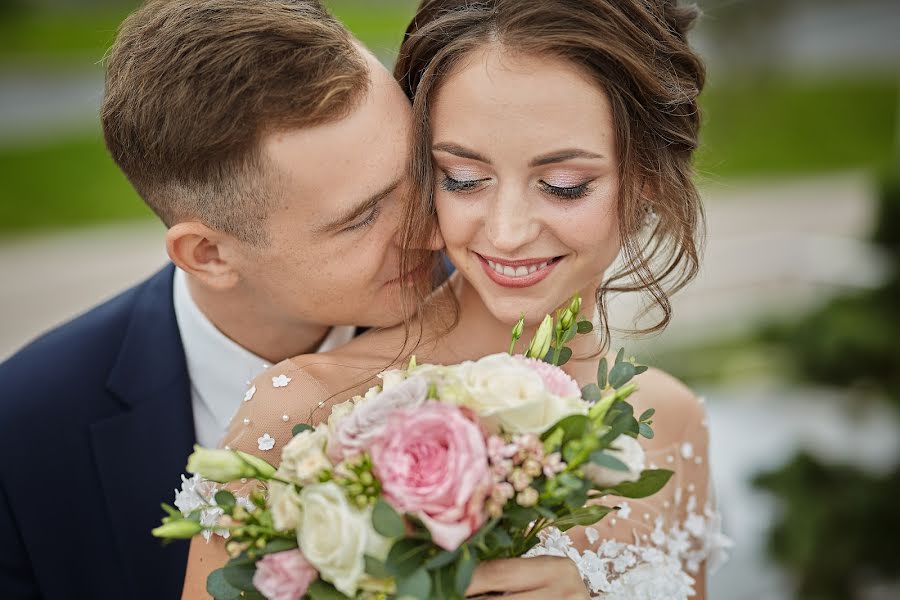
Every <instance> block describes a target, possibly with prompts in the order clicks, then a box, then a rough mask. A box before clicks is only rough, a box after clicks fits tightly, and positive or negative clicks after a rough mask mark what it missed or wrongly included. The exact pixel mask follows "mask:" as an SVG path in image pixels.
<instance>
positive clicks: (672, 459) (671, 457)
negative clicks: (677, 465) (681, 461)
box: [666, 454, 675, 464]
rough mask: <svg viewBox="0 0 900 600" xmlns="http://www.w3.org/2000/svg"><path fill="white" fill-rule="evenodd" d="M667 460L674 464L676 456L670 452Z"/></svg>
mask: <svg viewBox="0 0 900 600" xmlns="http://www.w3.org/2000/svg"><path fill="white" fill-rule="evenodd" d="M666 462H667V463H669V464H672V463H673V462H675V457H674V456H672V455H671V454H670V455H669V456H667V457H666Z"/></svg>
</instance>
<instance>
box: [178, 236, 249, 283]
mask: <svg viewBox="0 0 900 600" xmlns="http://www.w3.org/2000/svg"><path fill="white" fill-rule="evenodd" d="M229 240H230V238H229V237H228V236H227V234H224V233H222V232H221V231H216V230H215V229H211V228H210V227H208V226H206V225H204V224H203V223H200V222H199V221H184V222H181V223H177V224H175V225H173V226H172V227H170V228H169V230H168V232H166V252H168V254H169V258H170V259H172V262H173V263H175V265H177V266H178V268H180V269H181V270H183V271H185V272H186V273H188V274H189V275H191V276H193V277H194V278H195V279H197V280H198V281H200V282H201V283H202V284H203V285H205V286H207V287H209V288H213V289H217V290H225V289H229V288H232V287H234V286H235V285H236V284H237V282H238V280H239V279H240V277H239V275H238V271H237V270H236V269H235V265H232V264H231V263H230V262H229V261H228V260H227V259H226V258H225V256H226V254H227V253H225V252H222V244H223V243H227V242H228V241H229Z"/></svg>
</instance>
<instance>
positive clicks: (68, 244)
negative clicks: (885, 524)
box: [0, 173, 882, 360]
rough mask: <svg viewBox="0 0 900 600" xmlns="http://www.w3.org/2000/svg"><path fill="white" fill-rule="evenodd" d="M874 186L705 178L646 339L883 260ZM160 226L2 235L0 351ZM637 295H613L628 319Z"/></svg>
mask: <svg viewBox="0 0 900 600" xmlns="http://www.w3.org/2000/svg"><path fill="white" fill-rule="evenodd" d="M873 193H874V192H873V190H872V189H871V184H870V182H869V179H868V178H867V177H866V176H865V175H863V174H860V173H845V174H839V175H833V176H827V177H816V178H810V179H798V180H788V181H777V182H758V183H745V184H742V185H740V186H737V185H729V186H725V185H714V186H708V187H707V188H706V189H705V191H704V196H705V202H706V207H707V213H708V220H709V226H708V229H709V239H708V246H707V250H706V254H705V257H704V262H703V268H702V271H701V274H700V277H699V278H698V280H697V281H696V282H695V283H694V284H693V285H692V286H691V287H690V288H688V289H687V290H685V291H684V292H682V293H681V295H678V296H675V319H674V321H673V323H672V326H671V327H670V329H669V330H667V331H666V332H665V333H664V334H663V335H662V336H660V337H658V338H654V339H653V340H652V341H651V343H652V344H677V343H681V342H683V341H685V340H687V339H693V338H696V337H707V336H714V335H721V334H723V333H728V332H731V331H733V330H735V329H740V328H742V327H748V326H752V325H753V323H754V321H755V319H757V318H760V317H762V316H763V315H766V314H769V313H771V312H773V311H774V312H785V311H787V312H789V313H790V312H791V311H793V312H794V313H796V312H800V311H802V310H805V309H806V308H808V307H809V306H810V305H813V304H815V303H817V302H821V301H822V300H823V298H827V297H828V296H829V295H830V294H833V293H835V292H837V291H842V290H844V289H846V288H847V287H853V286H868V285H871V284H873V283H876V282H877V281H878V280H879V278H880V273H881V270H882V268H881V267H882V264H881V261H879V260H878V259H879V257H878V255H877V254H875V253H873V252H872V250H871V249H870V248H869V247H868V246H867V245H866V244H864V243H862V242H860V240H861V239H863V238H865V237H866V235H867V234H868V231H869V230H870V228H871V221H872V218H873V201H872V199H873ZM165 261H166V256H165V250H164V246H163V229H162V226H160V225H158V224H156V223H152V222H147V223H138V224H130V225H120V226H106V227H96V228H90V229H81V230H76V231H71V232H66V233H56V234H46V235H39V236H34V237H27V238H23V239H18V240H12V241H9V240H8V241H2V240H0V277H2V280H3V282H4V285H2V286H0V315H2V316H0V360H2V359H3V358H4V357H6V356H9V355H10V354H11V353H12V352H13V351H14V350H15V349H16V348H17V347H19V346H20V345H22V344H23V343H25V342H26V341H28V340H29V339H31V338H32V337H34V336H36V335H37V334H39V333H40V332H41V331H43V330H45V329H47V328H49V327H51V326H53V325H55V324H58V323H60V322H62V321H64V320H66V319H68V318H70V317H71V316H73V315H75V314H78V313H80V312H82V311H84V310H85V309H87V308H88V307H90V306H92V305H93V304H96V303H97V302H99V301H101V300H103V299H105V298H108V297H110V296H111V295H113V294H114V293H115V292H116V291H118V290H121V289H124V288H125V287H127V286H128V285H131V284H133V283H135V282H137V281H140V280H141V279H143V278H144V277H146V276H148V275H150V274H151V273H153V271H154V270H156V269H157V268H158V267H160V266H161V265H163V264H164V263H165ZM634 310H635V299H633V298H622V299H621V300H620V301H618V302H616V303H614V304H613V318H614V319H615V320H616V322H619V323H624V322H627V321H630V318H629V317H630V315H631V314H633V312H634Z"/></svg>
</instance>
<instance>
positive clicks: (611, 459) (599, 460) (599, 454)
mask: <svg viewBox="0 0 900 600" xmlns="http://www.w3.org/2000/svg"><path fill="white" fill-rule="evenodd" d="M591 462H592V463H593V464H595V465H597V466H598V467H606V468H607V469H612V470H613V471H625V472H627V471H628V465H626V464H625V463H623V462H622V461H621V460H619V459H618V458H616V457H615V456H613V455H612V454H607V453H606V452H604V451H603V450H597V451H596V452H591Z"/></svg>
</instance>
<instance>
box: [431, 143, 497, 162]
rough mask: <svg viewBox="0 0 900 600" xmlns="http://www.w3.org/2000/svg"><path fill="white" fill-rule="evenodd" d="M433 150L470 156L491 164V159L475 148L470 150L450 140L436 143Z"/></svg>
mask: <svg viewBox="0 0 900 600" xmlns="http://www.w3.org/2000/svg"><path fill="white" fill-rule="evenodd" d="M431 150H432V151H433V152H446V153H448V154H452V155H453V156H458V157H460V158H468V159H471V160H477V161H479V162H483V163H485V164H488V165H489V164H491V161H489V160H488V159H486V158H485V157H483V156H481V155H480V154H478V153H477V152H475V151H473V150H469V149H468V148H464V147H463V146H460V145H459V144H452V143H449V142H441V143H439V144H435V145H433V146H432V147H431Z"/></svg>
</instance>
